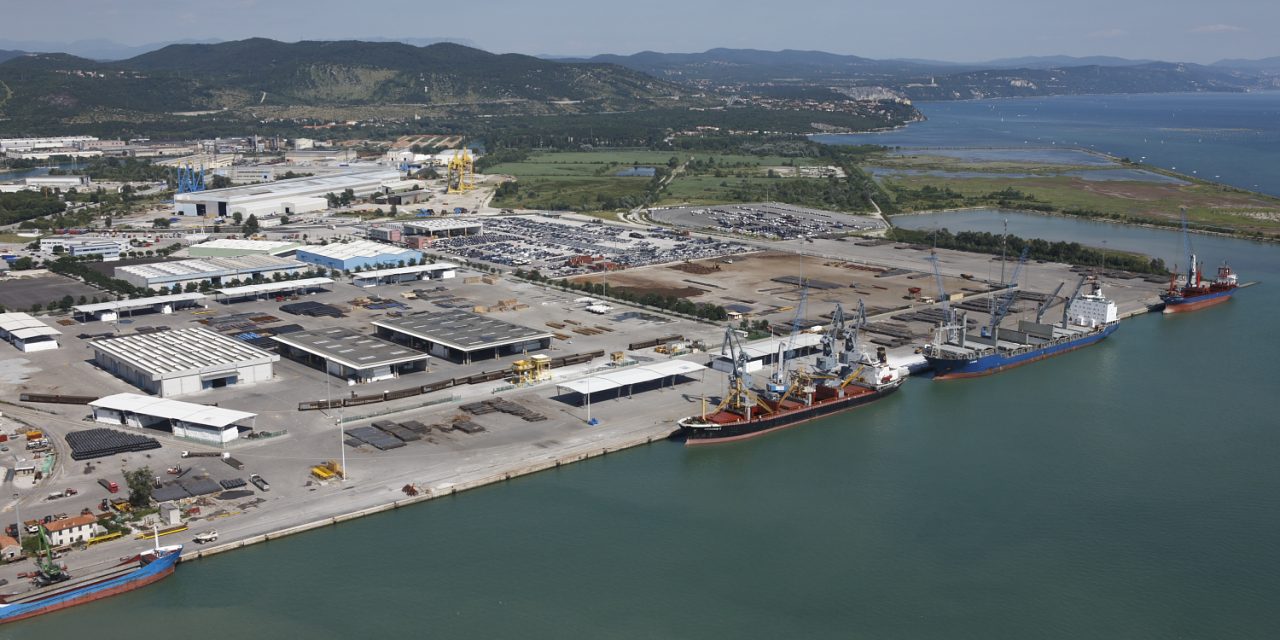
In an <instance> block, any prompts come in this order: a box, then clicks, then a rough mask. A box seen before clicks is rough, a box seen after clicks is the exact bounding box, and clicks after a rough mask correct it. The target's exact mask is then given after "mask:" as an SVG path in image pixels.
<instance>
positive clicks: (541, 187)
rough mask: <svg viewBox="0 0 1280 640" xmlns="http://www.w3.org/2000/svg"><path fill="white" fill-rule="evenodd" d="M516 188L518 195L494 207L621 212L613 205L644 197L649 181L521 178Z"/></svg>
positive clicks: (635, 179) (550, 177) (495, 204)
mask: <svg viewBox="0 0 1280 640" xmlns="http://www.w3.org/2000/svg"><path fill="white" fill-rule="evenodd" d="M517 184H518V186H519V189H518V190H517V192H516V193H515V195H512V196H506V197H499V198H494V200H493V206H495V207H507V208H519V209H552V210H557V211H563V210H575V211H596V210H600V209H613V208H621V207H618V206H612V205H616V204H618V203H617V201H618V200H619V199H621V198H626V197H633V198H639V197H641V196H642V195H643V194H644V190H645V187H646V186H648V184H649V179H648V178H617V177H608V178H595V177H573V176H537V177H530V178H522V179H520V180H519V182H518V183H517Z"/></svg>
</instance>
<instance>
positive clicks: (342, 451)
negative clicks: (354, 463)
mask: <svg viewBox="0 0 1280 640" xmlns="http://www.w3.org/2000/svg"><path fill="white" fill-rule="evenodd" d="M332 376H333V373H332V372H330V371H329V358H328V357H327V356H326V357H325V359H324V409H325V411H331V410H333V407H332V406H331V405H332V404H333V395H332V394H331V393H330V391H329V378H330V377H332ZM334 426H336V427H338V453H339V455H340V457H341V458H342V463H341V464H342V474H341V475H342V480H343V482H345V481H346V480H347V445H346V442H344V440H345V439H344V438H343V437H342V412H341V410H339V413H338V417H337V419H336V420H335V421H334Z"/></svg>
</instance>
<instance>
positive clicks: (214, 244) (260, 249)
mask: <svg viewBox="0 0 1280 640" xmlns="http://www.w3.org/2000/svg"><path fill="white" fill-rule="evenodd" d="M299 246H301V243H299V242H288V241H285V240H243V239H240V238H218V239H217V240H210V241H208V242H201V243H200V244H196V245H192V246H191V248H190V249H188V251H197V252H198V251H199V250H201V249H213V250H230V251H248V252H256V253H266V254H270V255H275V254H278V253H285V252H288V251H291V250H293V249H295V248H297V247H299ZM192 255H195V254H192Z"/></svg>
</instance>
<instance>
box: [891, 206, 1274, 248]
mask: <svg viewBox="0 0 1280 640" xmlns="http://www.w3.org/2000/svg"><path fill="white" fill-rule="evenodd" d="M965 211H1007V212H1010V213H1021V214H1028V215H1036V216H1045V217H1049V218H1068V219H1071V220H1081V221H1084V222H1099V223H1103V224H1116V225H1120V226H1122V227H1134V228H1137V229H1153V230H1156V231H1169V232H1172V233H1178V232H1180V231H1181V229H1180V228H1178V227H1168V226H1164V225H1159V224H1151V223H1149V222H1124V221H1122V220H1112V219H1110V218H1091V217H1088V216H1078V215H1073V214H1070V213H1062V212H1061V211H1039V210H1037V209H1019V208H1017V207H999V206H995V207H992V206H972V207H951V208H948V209H929V210H925V211H904V212H902V213H888V214H885V221H886V222H889V223H890V226H893V219H894V218H897V217H899V216H928V215H933V214H936V213H963V212H965ZM1187 232H1188V233H1195V234H1199V235H1204V236H1217V237H1220V238H1230V239H1232V240H1245V241H1249V242H1260V243H1264V244H1280V237H1262V238H1255V237H1253V236H1246V235H1241V234H1238V233H1223V232H1221V231H1209V230H1207V229H1191V228H1188V229H1187ZM1028 239H1030V238H1028Z"/></svg>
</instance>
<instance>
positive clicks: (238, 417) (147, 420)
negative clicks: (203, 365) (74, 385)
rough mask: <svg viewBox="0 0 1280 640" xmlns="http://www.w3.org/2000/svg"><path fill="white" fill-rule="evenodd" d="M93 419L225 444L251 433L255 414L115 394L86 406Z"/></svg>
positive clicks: (148, 397)
mask: <svg viewBox="0 0 1280 640" xmlns="http://www.w3.org/2000/svg"><path fill="white" fill-rule="evenodd" d="M89 409H90V410H91V411H92V412H93V419H94V420H95V421H97V422H103V423H106V424H113V425H122V426H126V427H133V428H135V429H148V428H149V429H166V430H168V431H170V432H172V433H173V435H175V436H177V437H179V438H188V439H191V440H198V441H200V442H207V443H210V444H216V445H219V446H221V445H224V444H226V443H228V442H234V441H235V440H236V438H239V437H240V428H241V427H243V428H245V429H246V430H252V429H253V427H254V426H255V423H256V422H257V414H254V413H249V412H247V411H235V410H232V409H223V408H221V407H210V406H208V405H203V404H194V403H191V402H182V401H179V400H166V399H164V398H153V397H151V396H144V395H139V394H136V393H117V394H115V395H110V396H107V397H105V398H98V399H97V400H94V401H93V402H90V403H89Z"/></svg>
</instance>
